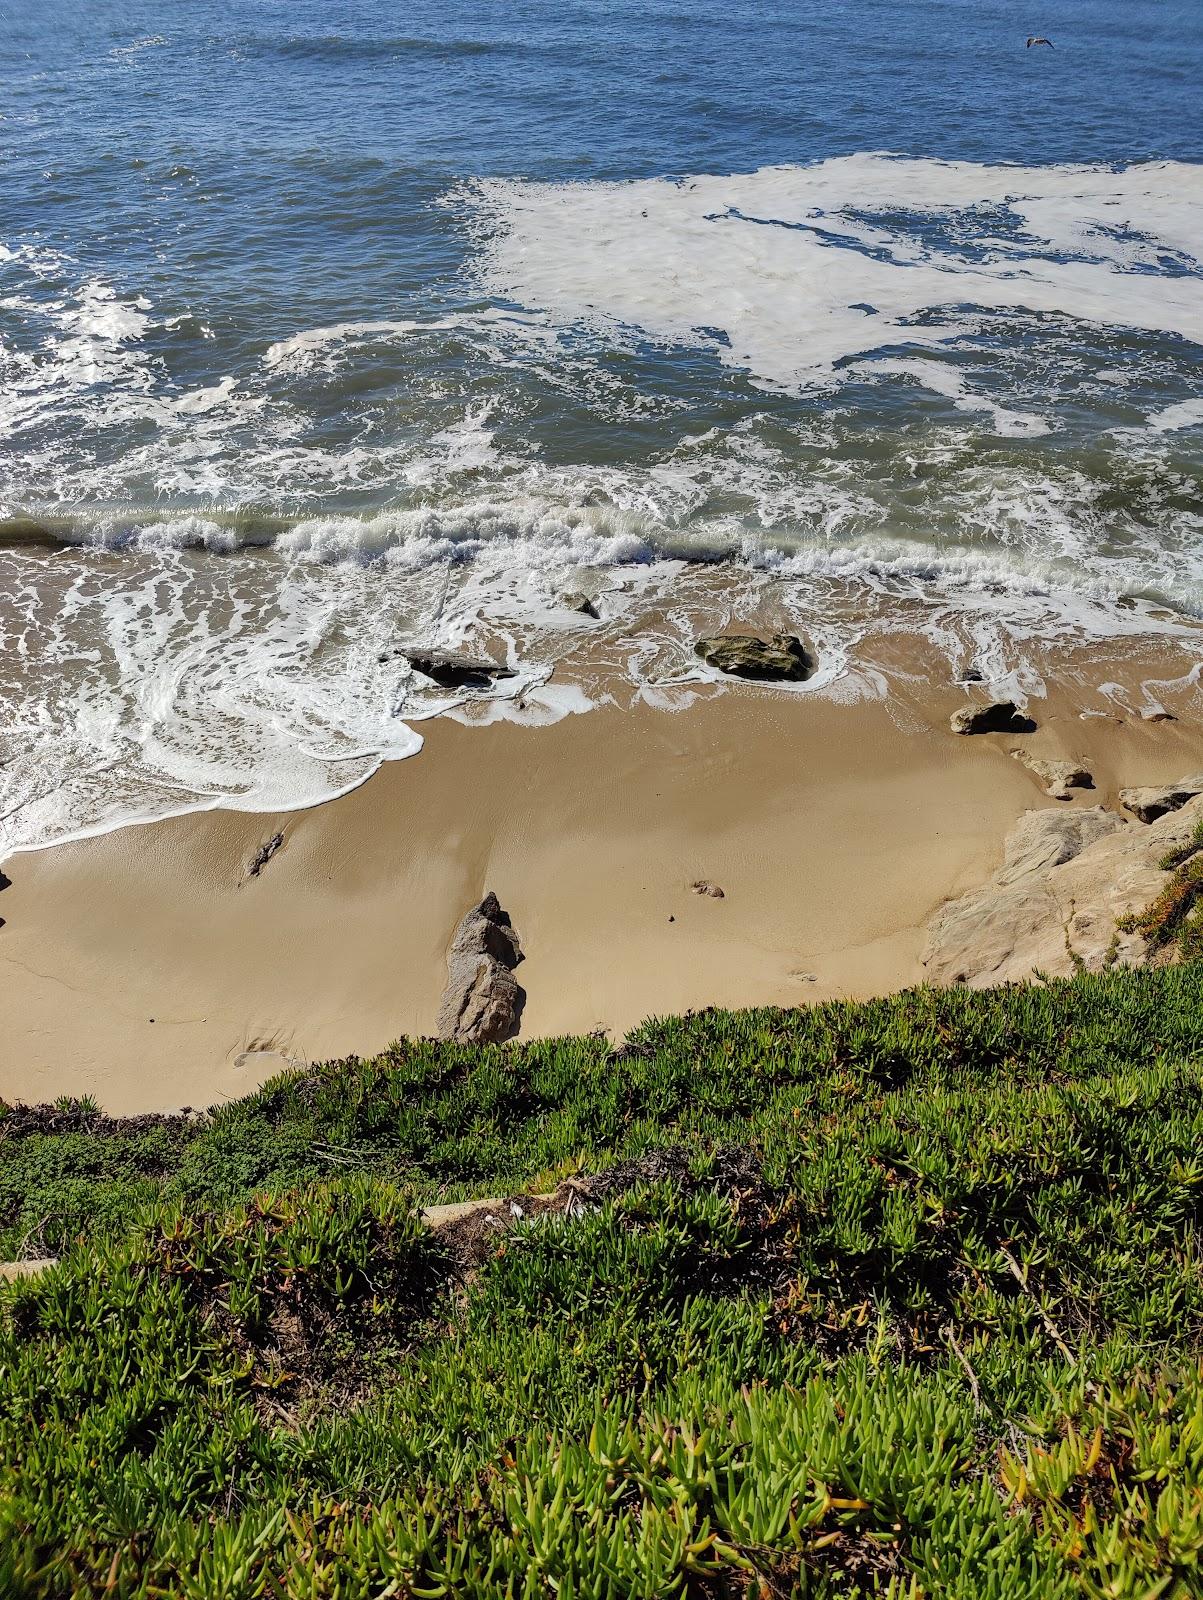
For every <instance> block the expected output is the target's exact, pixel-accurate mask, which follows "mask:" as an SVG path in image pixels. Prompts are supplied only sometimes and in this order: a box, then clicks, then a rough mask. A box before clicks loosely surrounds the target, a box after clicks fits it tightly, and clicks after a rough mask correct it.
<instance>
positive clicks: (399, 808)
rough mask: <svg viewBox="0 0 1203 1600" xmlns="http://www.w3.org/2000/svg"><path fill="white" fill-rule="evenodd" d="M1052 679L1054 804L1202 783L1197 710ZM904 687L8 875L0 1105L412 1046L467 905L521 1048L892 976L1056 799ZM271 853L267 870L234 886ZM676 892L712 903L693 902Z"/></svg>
mask: <svg viewBox="0 0 1203 1600" xmlns="http://www.w3.org/2000/svg"><path fill="white" fill-rule="evenodd" d="M1188 664H1189V663H1184V662H1183V661H1182V660H1181V659H1180V658H1178V657H1173V658H1169V657H1167V659H1166V661H1164V662H1162V663H1160V664H1159V665H1160V668H1161V670H1160V671H1159V673H1158V675H1159V676H1162V677H1167V678H1168V677H1170V676H1173V675H1176V674H1178V673H1181V672H1182V671H1183V670H1184V666H1185V665H1188ZM1115 670H1116V675H1117V676H1118V675H1119V674H1120V673H1121V671H1122V672H1123V675H1124V677H1125V678H1127V679H1128V680H1129V681H1138V680H1139V676H1140V673H1139V672H1138V671H1137V669H1136V667H1134V666H1133V664H1132V663H1130V662H1129V663H1127V664H1126V666H1125V665H1124V664H1122V663H1121V664H1117V666H1116V669H1115ZM942 676H943V674H942ZM1061 681H1062V682H1063V683H1065V684H1067V685H1069V687H1067V688H1065V689H1064V690H1063V691H1062V692H1061V693H1060V694H1059V695H1058V696H1057V697H1056V699H1055V700H1054V701H1053V702H1052V703H1051V704H1043V705H1042V704H1040V703H1037V704H1036V706H1035V710H1036V714H1037V716H1038V717H1039V719H1040V723H1041V726H1040V730H1039V732H1038V733H1036V734H1035V735H1034V736H1032V737H1031V738H1030V739H1028V740H1026V741H1025V742H1026V743H1027V744H1028V745H1029V746H1030V747H1031V748H1032V749H1033V750H1035V751H1036V752H1038V753H1040V754H1043V755H1070V756H1074V757H1080V758H1084V759H1085V760H1086V762H1087V764H1088V765H1089V766H1091V767H1092V769H1093V770H1094V772H1095V774H1096V778H1097V781H1098V784H1099V792H1098V793H1095V794H1084V795H1083V796H1082V797H1081V799H1080V800H1075V802H1074V803H1075V804H1097V803H1098V802H1099V800H1100V799H1102V800H1104V801H1113V799H1114V791H1115V789H1116V788H1117V787H1118V786H1119V785H1120V784H1122V783H1135V782H1155V781H1159V780H1168V779H1172V778H1176V777H1179V776H1181V775H1182V774H1183V773H1185V772H1190V771H1195V770H1199V769H1200V768H1203V735H1201V732H1200V729H1201V726H1203V714H1201V713H1203V706H1201V704H1200V699H1199V696H1198V694H1197V692H1196V691H1193V690H1192V691H1190V692H1189V694H1185V693H1184V694H1182V695H1180V696H1179V699H1178V700H1177V701H1175V702H1173V708H1174V709H1175V710H1177V711H1178V712H1179V714H1180V716H1181V718H1182V720H1180V721H1177V722H1167V723H1161V724H1155V725H1154V724H1145V723H1142V722H1140V721H1139V720H1136V719H1132V718H1130V717H1129V718H1125V719H1123V720H1120V719H1119V718H1117V717H1111V718H1104V717H1090V718H1087V719H1085V720H1083V719H1082V717H1081V716H1080V711H1081V709H1082V707H1083V706H1086V705H1089V707H1091V708H1093V709H1096V710H1097V709H1099V708H1100V706H1101V705H1102V704H1104V703H1103V702H1101V701H1100V699H1099V697H1098V695H1097V693H1095V692H1094V691H1088V690H1086V689H1085V688H1075V687H1073V685H1074V684H1075V681H1076V680H1075V676H1074V672H1073V670H1072V665H1071V664H1068V663H1067V664H1066V666H1065V669H1064V672H1063V676H1062V680H1061ZM1089 681H1090V682H1093V683H1098V682H1099V681H1102V678H1101V674H1100V669H1099V663H1098V661H1097V660H1095V661H1093V662H1091V664H1090V673H1089ZM915 683H916V684H917V685H918V686H917V687H915V688H913V689H912V690H910V691H905V690H899V692H898V693H897V694H896V695H895V696H894V697H893V699H892V700H891V702H890V704H889V705H888V706H887V705H885V704H883V703H868V704H859V705H851V706H846V705H838V704H833V703H831V702H830V701H828V700H822V699H807V698H804V697H796V696H793V697H791V696H781V695H777V694H774V693H772V692H771V691H763V690H757V689H753V688H742V687H741V688H738V689H734V690H732V691H731V692H729V693H726V694H723V695H719V696H717V697H715V698H712V699H708V700H703V701H701V702H699V703H697V704H695V705H694V706H693V707H691V708H690V709H689V710H688V711H684V712H677V713H668V712H663V711H656V710H651V709H648V708H636V709H635V710H604V711H598V712H593V713H590V714H589V715H585V716H577V717H570V718H568V719H567V720H565V721H563V722H561V723H559V724H557V725H556V726H554V727H550V728H523V727H518V726H514V725H512V724H504V723H503V724H498V725H494V726H491V727H486V728H466V727H463V726H460V725H458V724H456V723H454V722H450V721H440V722H437V723H427V724H426V725H425V726H424V728H423V732H424V733H425V735H426V747H425V749H424V750H423V751H422V753H421V754H420V755H418V756H417V757H415V758H413V759H411V760H409V761H405V762H400V763H396V764H393V765H390V766H386V767H385V768H384V769H383V770H382V771H381V772H380V773H379V774H378V775H377V776H376V777H375V778H373V779H372V780H371V781H370V782H369V783H367V784H365V785H364V786H363V787H362V788H361V789H359V790H358V791H356V792H355V793H354V794H351V795H348V796H346V797H345V798H343V799H341V800H337V801H334V802H332V803H330V804H328V805H326V806H322V807H319V808H317V809H315V810H312V811H308V812H297V813H290V814H283V815H280V816H274V817H267V816H247V815H241V814H236V813H230V812H214V813H208V814H203V815H199V816H191V817H184V818H178V819H175V820H172V821H167V822H162V823H156V824H153V825H151V826H146V827H138V828H129V829H125V830H123V831H121V832H118V833H114V834H110V835H107V836H105V837H102V838H99V839H95V840H90V841H87V842H84V843H81V844H76V845H63V846H60V847H58V848H57V849H54V850H49V851H43V852H39V853H35V854H29V855H21V856H17V857H14V858H13V859H11V860H10V861H9V862H8V863H6V867H5V870H6V873H7V875H8V877H9V878H10V879H11V884H10V886H9V887H8V888H6V889H5V890H4V892H3V894H2V895H0V916H2V917H3V919H4V922H5V925H4V927H3V928H2V929H0V1096H2V1097H4V1098H7V1099H10V1100H11V1099H23V1100H28V1101H34V1100H42V1099H50V1098H54V1097H56V1096H59V1095H68V1094H69V1095H83V1094H91V1095H94V1096H95V1097H96V1098H97V1099H98V1100H99V1101H100V1103H101V1104H102V1105H103V1106H104V1107H105V1108H106V1109H108V1110H111V1111H114V1112H133V1111H141V1110H154V1109H166V1108H171V1107H178V1106H184V1105H188V1106H207V1105H209V1104H211V1103H214V1102H216V1101H220V1100H222V1099H224V1098H229V1097H234V1096H237V1095H240V1094H244V1093H246V1092H248V1091H249V1090H251V1089H252V1088H254V1087H255V1086H256V1085H257V1084H258V1083H259V1082H261V1081H263V1080H264V1079H265V1078H267V1077H269V1076H271V1075H272V1074H273V1073H274V1072H276V1071H278V1070H280V1069H281V1068H282V1067H283V1066H284V1065H286V1064H287V1063H288V1062H296V1063H301V1064H303V1063H305V1062H308V1061H314V1060H321V1059H325V1058H329V1057H332V1056H339V1055H346V1054H350V1053H362V1052H371V1051H374V1050H378V1049H380V1048H381V1047H383V1046H384V1045H385V1044H387V1043H388V1042H389V1041H391V1040H392V1039H395V1038H396V1037H398V1036H399V1035H402V1034H421V1033H424V1032H429V1031H430V1030H431V1028H432V1027H433V1023H434V1018H435V1014H436V1011H437V1008H438V1002H439V996H440V992H441V989H442V985H443V981H444V976H445V967H444V957H445V950H446V945H447V941H448V937H449V934H450V931H451V929H452V927H453V925H454V923H455V922H456V920H457V919H458V918H459V916H460V915H461V914H462V913H463V911H464V910H465V909H466V908H467V907H468V906H469V905H470V904H471V903H473V902H474V901H475V900H476V899H478V898H479V897H480V895H481V894H482V893H483V892H484V891H485V890H486V889H494V890H496V891H497V893H498V895H499V896H500V897H501V901H502V904H503V905H504V906H505V907H506V909H507V910H508V911H509V912H510V913H511V915H512V917H513V919H514V923H515V925H516V926H517V928H518V929H519V932H520V934H521V937H522V942H523V945H524V947H525V949H526V951H527V960H526V962H525V963H524V964H523V966H522V967H521V968H520V969H519V974H518V975H519V977H520V979H521V980H522V982H523V984H524V985H525V987H526V989H527V992H528V997H529V998H528V1003H527V1010H526V1016H525V1020H524V1026H523V1036H524V1037H530V1036H533V1035H539V1034H551V1033H557V1032H562V1031H568V1030H573V1031H581V1030H587V1029H591V1028H607V1029H610V1030H613V1031H615V1032H622V1031H625V1030H627V1029H629V1028H630V1027H631V1026H633V1025H634V1024H636V1023H637V1022H639V1021H640V1020H641V1019H642V1018H644V1017H646V1016H648V1015H649V1014H656V1013H666V1012H673V1011H679V1010H683V1009H686V1008H688V1007H697V1006H703V1005H708V1004H718V1005H747V1004H759V1003H774V1004H794V1003H799V1002H803V1001H807V1000H812V999H817V998H821V997H824V996H828V995H839V994H851V995H860V996H864V995H869V994H875V993H882V992H885V991H889V990H893V989H896V988H898V987H900V986H903V985H906V984H909V983H912V982H916V981H919V980H920V979H921V977H922V968H921V964H920V956H921V951H922V945H923V927H924V924H925V922H926V919H927V918H928V916H929V915H930V914H931V912H932V911H933V910H934V909H935V907H936V906H937V905H938V904H939V903H940V902H941V901H942V900H944V899H945V898H947V897H948V896H950V895H953V894H958V893H961V892H963V891H964V890H965V889H966V888H969V887H971V886H972V885H974V884H975V883H978V882H980V881H982V880H984V879H985V878H986V877H987V876H988V875H989V874H990V873H991V872H992V871H993V870H994V868H995V867H996V865H997V864H998V862H999V860H1000V859H1001V843H1002V839H1003V836H1004V834H1005V832H1006V831H1007V829H1008V828H1009V826H1010V825H1011V823H1012V822H1013V821H1014V819H1015V818H1016V817H1017V816H1018V815H1019V814H1020V813H1021V812H1022V811H1024V810H1026V809H1028V808H1029V807H1031V806H1032V805H1039V804H1049V805H1051V804H1055V803H1056V802H1053V801H1049V800H1046V799H1045V797H1044V796H1043V794H1042V792H1041V789H1040V786H1039V784H1038V782H1037V780H1036V779H1035V778H1034V777H1033V775H1032V774H1031V773H1030V772H1028V771H1027V770H1026V769H1025V768H1024V767H1022V766H1021V765H1020V763H1019V762H1017V761H1015V760H1013V759H1012V758H1011V756H1010V754H1009V751H1010V749H1011V748H1012V747H1013V746H1015V745H1016V743H1017V742H1018V741H1017V740H1016V739H1014V738H1009V737H1005V736H989V737H974V738H957V737H955V736H953V735H951V734H950V733H949V732H948V731H947V718H948V714H949V712H950V711H951V710H952V709H954V708H955V707H956V706H957V705H959V704H961V703H963V696H962V695H961V693H960V691H959V690H957V689H956V688H955V687H950V686H947V685H945V686H944V687H941V688H940V689H939V690H938V691H928V690H926V689H925V688H924V687H922V672H921V670H919V669H918V668H917V669H916V675H915ZM1169 703H1171V702H1169V701H1167V704H1169ZM277 829H282V830H283V832H284V835H285V842H284V845H283V847H282V848H281V849H280V850H279V851H278V852H277V853H276V854H275V856H274V857H273V858H272V859H271V861H270V862H269V863H268V864H267V866H266V867H265V868H264V870H263V872H262V874H261V875H260V876H259V877H257V878H254V879H252V880H249V881H246V882H244V881H243V878H244V874H245V868H246V864H247V863H248V862H249V861H250V860H251V859H252V858H253V856H254V854H255V852H256V850H257V849H258V848H259V847H260V845H261V844H262V843H263V842H264V841H265V840H267V839H269V838H270V837H271V836H272V834H274V833H275V832H276V830H277ZM699 878H705V879H708V880H710V881H711V882H713V883H715V884H718V885H720V886H721V887H722V888H723V890H724V892H725V893H724V898H722V899H716V898H709V897H703V896H699V895H697V894H695V893H693V892H692V890H691V887H690V885H691V884H692V883H693V881H694V880H695V879H699Z"/></svg>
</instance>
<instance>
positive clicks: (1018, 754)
mask: <svg viewBox="0 0 1203 1600" xmlns="http://www.w3.org/2000/svg"><path fill="white" fill-rule="evenodd" d="M1011 754H1012V755H1013V756H1014V757H1015V759H1016V761H1022V762H1023V764H1024V766H1025V767H1026V768H1027V769H1028V771H1029V772H1034V773H1035V774H1036V776H1037V777H1038V778H1039V779H1040V781H1041V783H1042V784H1043V785H1044V792H1045V794H1047V795H1050V796H1051V797H1052V798H1053V799H1054V800H1069V799H1071V798H1072V793H1073V790H1075V789H1093V788H1094V779H1093V777H1092V776H1091V775H1090V773H1089V772H1087V770H1086V768H1085V767H1083V766H1079V765H1078V763H1077V762H1076V761H1045V760H1043V759H1042V758H1041V757H1040V756H1034V755H1032V754H1031V753H1030V752H1029V751H1027V750H1012V751H1011Z"/></svg>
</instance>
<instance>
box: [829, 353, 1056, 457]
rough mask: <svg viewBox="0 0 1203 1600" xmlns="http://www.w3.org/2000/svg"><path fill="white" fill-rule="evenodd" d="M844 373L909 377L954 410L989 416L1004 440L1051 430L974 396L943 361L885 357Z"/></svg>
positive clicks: (1036, 419)
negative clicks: (944, 398) (948, 401)
mask: <svg viewBox="0 0 1203 1600" xmlns="http://www.w3.org/2000/svg"><path fill="white" fill-rule="evenodd" d="M848 370H849V371H850V372H858V373H864V374H866V375H867V376H869V377H873V378H884V377H903V378H913V379H914V381H915V382H916V383H919V384H922V385H923V387H924V388H925V389H930V390H932V391H933V393H935V394H942V395H944V396H945V397H946V398H947V399H949V400H951V401H952V403H953V405H954V406H956V408H957V410H958V411H969V412H980V413H983V414H985V415H986V416H988V417H990V419H991V420H992V421H993V423H994V431H995V432H996V433H998V434H1001V435H1003V436H1004V437H1006V438H1011V439H1035V438H1039V437H1040V435H1042V434H1046V433H1051V432H1052V431H1053V425H1052V423H1051V422H1050V421H1049V420H1048V418H1047V417H1037V416H1031V415H1029V414H1027V413H1025V412H1022V411H1012V410H1010V409H1009V408H1008V407H1006V406H1002V405H999V404H998V402H997V401H995V400H990V399H988V398H987V397H986V396H985V395H978V394H974V393H973V392H972V391H971V390H970V389H969V386H968V384H967V382H966V379H965V375H964V373H963V372H960V371H959V370H958V369H957V368H956V367H953V366H950V365H949V364H948V363H947V362H946V361H934V360H930V359H926V358H915V359H913V360H909V361H908V360H904V359H902V358H901V357H896V358H893V359H890V358H888V357H887V358H884V359H881V360H877V361H865V362H860V363H858V364H857V365H856V366H854V367H851V368H849V369H848Z"/></svg>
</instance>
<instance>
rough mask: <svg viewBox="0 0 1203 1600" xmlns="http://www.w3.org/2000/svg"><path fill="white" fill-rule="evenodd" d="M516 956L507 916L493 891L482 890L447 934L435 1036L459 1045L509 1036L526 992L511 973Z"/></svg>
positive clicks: (518, 1019)
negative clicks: (477, 900) (448, 941)
mask: <svg viewBox="0 0 1203 1600" xmlns="http://www.w3.org/2000/svg"><path fill="white" fill-rule="evenodd" d="M521 960H522V946H521V944H520V943H519V941H518V935H517V933H516V932H515V931H514V929H513V927H512V926H511V925H510V919H509V917H508V916H507V915H506V913H505V912H504V911H503V910H502V909H501V906H500V904H499V902H498V899H497V896H496V895H495V894H492V893H490V894H487V895H485V897H484V899H483V900H482V901H481V902H480V904H479V905H478V906H473V908H472V910H471V911H469V912H468V913H467V915H466V916H465V917H464V918H463V919H462V921H461V922H460V924H459V926H458V927H457V928H456V930H455V933H454V935H453V936H452V939H451V948H450V950H449V951H448V952H447V987H446V989H445V990H444V991H443V1002H442V1005H441V1006H440V1007H439V1017H438V1023H437V1033H438V1037H439V1038H440V1039H455V1040H459V1041H460V1042H462V1043H465V1044H496V1043H501V1042H502V1041H504V1040H506V1039H512V1038H514V1036H515V1035H516V1034H517V1032H518V1029H519V1026H520V1024H521V1021H522V1008H523V1006H524V1005H525V1004H526V992H525V990H523V989H522V988H521V987H520V985H519V983H518V980H517V979H516V978H515V977H514V972H513V969H514V968H515V967H516V966H517V965H518V963H519V962H520V961H521Z"/></svg>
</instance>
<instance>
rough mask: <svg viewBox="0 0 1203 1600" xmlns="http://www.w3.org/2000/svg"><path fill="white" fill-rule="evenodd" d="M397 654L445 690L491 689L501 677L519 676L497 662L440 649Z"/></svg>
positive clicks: (404, 651)
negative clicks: (452, 653) (449, 652)
mask: <svg viewBox="0 0 1203 1600" xmlns="http://www.w3.org/2000/svg"><path fill="white" fill-rule="evenodd" d="M394 654H396V655H399V656H400V657H401V659H402V660H403V661H408V662H409V664H410V666H411V667H412V668H413V669H414V671H415V672H420V673H421V674H422V676H423V677H424V678H430V679H431V680H432V681H433V682H434V683H437V684H439V685H440V686H441V687H442V688H444V689H487V688H488V687H489V685H490V684H491V683H493V682H494V680H495V679H497V678H512V677H514V676H515V674H514V673H513V672H512V671H511V669H510V668H509V667H499V666H498V665H497V663H496V662H495V661H476V660H473V658H472V657H470V656H457V655H449V654H447V653H445V652H443V651H439V650H397V651H395V652H394Z"/></svg>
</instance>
